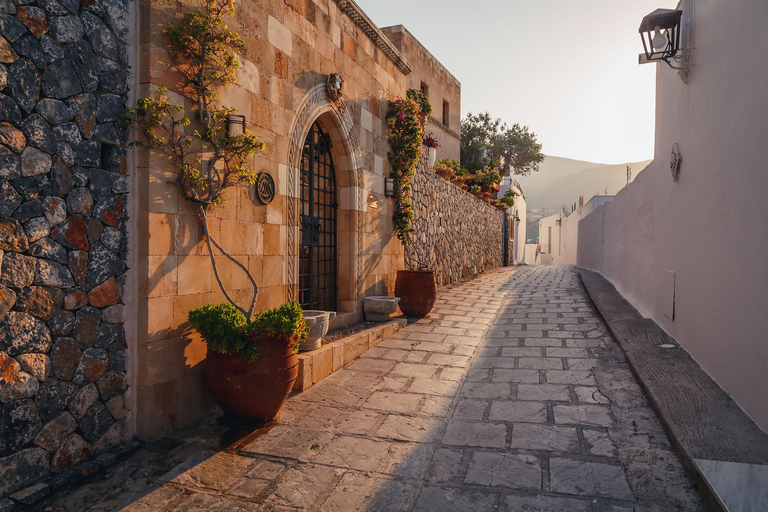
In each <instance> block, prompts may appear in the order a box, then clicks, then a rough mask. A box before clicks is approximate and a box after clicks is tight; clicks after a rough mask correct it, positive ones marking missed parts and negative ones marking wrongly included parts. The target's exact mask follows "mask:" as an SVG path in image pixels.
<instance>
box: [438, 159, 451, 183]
mask: <svg viewBox="0 0 768 512" xmlns="http://www.w3.org/2000/svg"><path fill="white" fill-rule="evenodd" d="M434 170H435V174H437V175H438V176H440V177H441V178H443V179H445V180H450V179H451V176H452V175H453V169H452V168H451V167H448V166H447V165H445V164H444V163H441V162H438V163H436V164H435V166H434Z"/></svg>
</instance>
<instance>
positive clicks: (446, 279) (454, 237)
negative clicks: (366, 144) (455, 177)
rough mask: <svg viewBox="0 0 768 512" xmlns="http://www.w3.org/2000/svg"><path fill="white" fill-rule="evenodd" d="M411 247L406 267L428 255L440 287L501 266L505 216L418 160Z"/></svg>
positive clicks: (414, 180)
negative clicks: (409, 263)
mask: <svg viewBox="0 0 768 512" xmlns="http://www.w3.org/2000/svg"><path fill="white" fill-rule="evenodd" d="M413 205H414V215H415V217H416V218H415V220H414V222H413V227H414V229H415V234H414V236H413V240H414V243H413V244H412V245H409V246H408V247H406V252H405V259H406V263H408V262H410V261H413V260H414V259H416V260H418V259H420V258H423V257H421V256H420V255H422V254H425V255H426V262H427V263H428V265H429V267H430V268H434V269H435V278H436V279H437V284H438V285H446V284H450V283H453V282H454V281H458V280H460V279H462V278H464V277H467V276H471V275H473V274H477V273H479V272H483V271H485V270H489V269H492V268H497V267H500V266H502V264H503V261H502V260H503V255H504V245H503V244H504V240H503V229H504V213H503V212H501V211H500V210H498V209H497V208H495V207H493V206H491V205H489V204H488V203H486V202H485V201H482V200H481V199H478V198H476V197H475V196H473V195H472V194H470V193H469V192H465V191H464V190H462V189H460V188H459V187H457V186H456V185H454V184H453V183H451V182H450V181H448V180H446V179H443V178H441V177H440V176H438V175H437V174H435V172H434V171H433V170H432V169H429V168H428V167H427V165H426V161H425V158H424V157H423V156H422V159H421V160H420V162H419V165H418V167H417V169H416V175H415V176H414V179H413Z"/></svg>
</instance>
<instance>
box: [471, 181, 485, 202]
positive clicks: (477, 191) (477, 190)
mask: <svg viewBox="0 0 768 512" xmlns="http://www.w3.org/2000/svg"><path fill="white" fill-rule="evenodd" d="M469 193H470V194H472V195H473V196H475V197H476V198H478V199H482V198H483V194H484V193H483V192H482V191H481V190H480V185H477V184H474V185H471V186H470V187H469Z"/></svg>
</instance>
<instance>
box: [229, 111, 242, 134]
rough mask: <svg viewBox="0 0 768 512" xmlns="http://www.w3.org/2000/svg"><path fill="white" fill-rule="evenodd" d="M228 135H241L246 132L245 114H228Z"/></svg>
mask: <svg viewBox="0 0 768 512" xmlns="http://www.w3.org/2000/svg"><path fill="white" fill-rule="evenodd" d="M226 123H227V137H229V138H233V137H239V136H240V135H242V134H244V133H245V116H242V115H240V114H228V115H227V121H226Z"/></svg>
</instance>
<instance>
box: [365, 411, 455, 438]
mask: <svg viewBox="0 0 768 512" xmlns="http://www.w3.org/2000/svg"><path fill="white" fill-rule="evenodd" d="M441 423H442V422H441V421H440V420H437V419H429V418H420V417H414V416H400V415H395V414H390V415H389V416H387V417H386V419H385V420H384V422H383V423H382V424H381V426H380V427H379V428H378V430H376V434H375V435H376V437H381V438H387V439H398V440H401V441H411V442H416V443H428V442H430V441H432V440H433V439H434V438H435V437H436V435H437V432H438V429H439V428H440V425H441Z"/></svg>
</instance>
